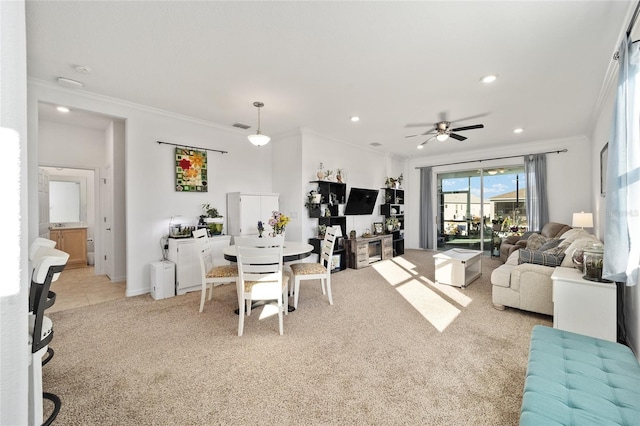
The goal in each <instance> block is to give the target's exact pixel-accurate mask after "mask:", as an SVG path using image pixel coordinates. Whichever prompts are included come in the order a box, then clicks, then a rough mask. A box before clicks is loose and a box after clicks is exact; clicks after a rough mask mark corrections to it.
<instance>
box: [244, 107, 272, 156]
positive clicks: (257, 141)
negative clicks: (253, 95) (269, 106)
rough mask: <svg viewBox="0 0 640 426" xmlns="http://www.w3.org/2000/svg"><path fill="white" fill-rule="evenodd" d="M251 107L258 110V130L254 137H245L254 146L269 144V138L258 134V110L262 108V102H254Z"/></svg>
mask: <svg viewBox="0 0 640 426" xmlns="http://www.w3.org/2000/svg"><path fill="white" fill-rule="evenodd" d="M253 106H254V107H256V108H258V130H257V131H256V133H255V135H249V136H247V137H248V138H249V142H251V143H252V144H254V145H255V146H262V145H266V144H268V143H269V141H270V140H271V138H270V137H269V136H267V135H263V134H261V133H260V108H262V107H263V106H264V104H263V103H262V102H254V103H253Z"/></svg>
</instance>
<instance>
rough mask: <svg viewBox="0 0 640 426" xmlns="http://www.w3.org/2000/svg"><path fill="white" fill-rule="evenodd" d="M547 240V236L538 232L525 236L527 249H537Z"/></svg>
mask: <svg viewBox="0 0 640 426" xmlns="http://www.w3.org/2000/svg"><path fill="white" fill-rule="evenodd" d="M546 242H547V237H544V236H542V235H540V234H535V233H534V234H531V235H529V238H527V249H528V250H538V249H539V248H540V247H541V246H542V245H543V244H544V243H546Z"/></svg>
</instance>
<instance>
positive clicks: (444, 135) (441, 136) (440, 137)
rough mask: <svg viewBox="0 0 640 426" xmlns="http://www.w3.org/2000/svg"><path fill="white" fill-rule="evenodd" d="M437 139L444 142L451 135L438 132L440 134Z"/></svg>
mask: <svg viewBox="0 0 640 426" xmlns="http://www.w3.org/2000/svg"><path fill="white" fill-rule="evenodd" d="M436 139H437V140H438V141H440V142H444V141H446V140H447V139H449V135H448V134H447V133H440V134H438V136H436Z"/></svg>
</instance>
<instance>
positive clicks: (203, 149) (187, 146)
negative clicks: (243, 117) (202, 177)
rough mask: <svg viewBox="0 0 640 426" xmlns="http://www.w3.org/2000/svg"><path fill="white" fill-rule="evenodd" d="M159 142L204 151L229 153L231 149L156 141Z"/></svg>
mask: <svg viewBox="0 0 640 426" xmlns="http://www.w3.org/2000/svg"><path fill="white" fill-rule="evenodd" d="M156 142H158V143H159V144H165V145H173V146H177V147H178V148H192V149H199V150H202V151H213V152H219V153H220V154H228V153H229V151H222V150H219V149H213V148H200V147H199V146H189V145H178V144H177V143H171V142H162V141H156Z"/></svg>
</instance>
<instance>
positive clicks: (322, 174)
mask: <svg viewBox="0 0 640 426" xmlns="http://www.w3.org/2000/svg"><path fill="white" fill-rule="evenodd" d="M316 176H317V177H318V179H319V180H322V179H324V172H323V171H322V170H318V173H316Z"/></svg>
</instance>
